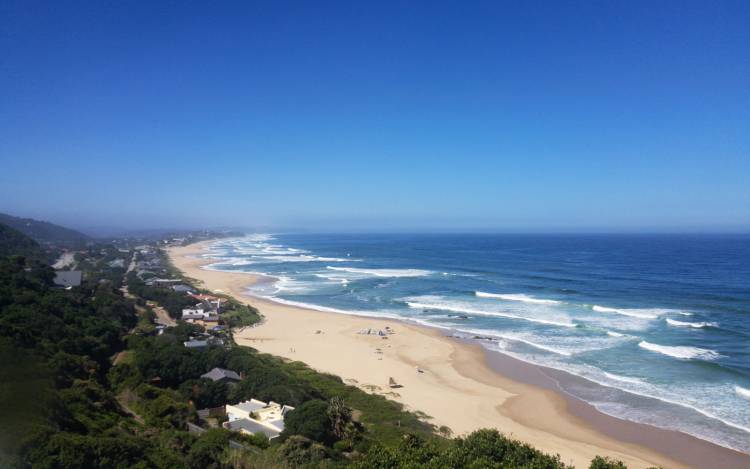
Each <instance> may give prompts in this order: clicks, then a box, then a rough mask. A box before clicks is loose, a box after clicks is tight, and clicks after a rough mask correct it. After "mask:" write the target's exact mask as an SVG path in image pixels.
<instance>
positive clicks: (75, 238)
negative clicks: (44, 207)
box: [0, 213, 91, 246]
mask: <svg viewBox="0 0 750 469" xmlns="http://www.w3.org/2000/svg"><path fill="white" fill-rule="evenodd" d="M0 224H3V225H7V226H9V227H11V228H13V229H15V230H18V231H20V232H21V233H23V234H25V235H26V236H28V237H30V238H32V239H33V240H34V241H36V242H38V243H41V244H57V245H62V246H77V245H81V244H85V243H86V242H88V241H91V238H90V237H89V236H86V235H85V234H83V233H81V232H78V231H76V230H71V229H70V228H65V227H63V226H59V225H55V224H54V223H49V222H46V221H39V220H34V219H32V218H19V217H14V216H12V215H7V214H5V213H0Z"/></svg>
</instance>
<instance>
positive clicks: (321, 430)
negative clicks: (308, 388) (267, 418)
mask: <svg viewBox="0 0 750 469" xmlns="http://www.w3.org/2000/svg"><path fill="white" fill-rule="evenodd" d="M327 412H328V404H327V403H326V402H324V401H321V400H317V399H314V400H311V401H307V402H305V403H304V404H302V405H300V406H299V407H297V408H296V409H294V410H293V411H291V412H289V413H288V414H287V415H286V417H285V418H284V432H283V433H282V437H288V436H291V435H301V436H304V437H306V438H309V439H311V440H314V441H318V442H321V443H326V444H328V443H332V441H333V435H332V434H331V421H330V420H329V418H328V413H327Z"/></svg>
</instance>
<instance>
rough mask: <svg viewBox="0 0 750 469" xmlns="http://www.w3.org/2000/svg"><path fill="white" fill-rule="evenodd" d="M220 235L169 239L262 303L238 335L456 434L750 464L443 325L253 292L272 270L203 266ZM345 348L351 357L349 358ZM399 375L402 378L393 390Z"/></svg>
mask: <svg viewBox="0 0 750 469" xmlns="http://www.w3.org/2000/svg"><path fill="white" fill-rule="evenodd" d="M211 242H213V240H210V241H204V242H201V243H197V244H192V245H189V246H184V247H174V248H170V249H169V250H168V253H169V257H170V259H171V261H172V263H173V264H174V265H175V267H176V268H178V269H179V270H181V271H182V272H183V273H184V274H185V275H186V276H188V277H190V278H194V279H196V280H198V281H199V282H200V283H202V284H203V286H204V287H205V288H206V289H208V290H212V291H215V292H221V293H224V294H228V295H231V296H233V297H235V298H236V299H237V300H238V301H241V302H245V303H248V304H251V305H253V306H255V307H256V308H258V309H259V310H260V311H261V313H262V314H263V316H264V317H265V320H264V321H263V322H262V323H261V324H260V325H258V326H256V327H253V328H247V329H244V330H242V331H240V332H237V333H236V334H235V340H236V341H237V343H238V344H239V345H246V346H251V347H253V348H255V349H257V350H259V351H261V352H264V353H270V354H273V355H277V356H281V357H285V358H288V359H291V360H297V361H302V362H305V363H306V364H307V365H309V366H310V367H311V368H313V369H316V370H318V371H322V372H327V373H332V374H335V375H338V376H340V377H341V378H342V379H343V380H344V381H345V382H347V383H349V384H352V385H356V386H358V387H360V388H362V389H364V390H366V391H368V392H377V393H379V394H382V395H384V396H386V397H388V398H391V399H393V400H396V401H398V402H400V403H402V404H404V406H405V407H406V408H407V409H408V410H412V411H421V412H424V413H426V414H428V415H430V416H431V419H430V420H429V421H430V422H431V423H433V424H435V425H436V426H438V427H439V426H441V425H446V426H448V427H450V428H451V429H452V431H453V433H454V435H462V434H466V433H469V432H471V431H473V430H476V429H479V428H485V427H489V428H497V429H499V430H500V431H502V432H504V433H506V434H508V435H510V436H512V437H514V438H517V439H519V440H522V441H524V442H527V443H530V444H532V445H533V446H535V447H536V448H538V449H540V450H543V451H545V452H549V453H553V454H554V453H559V454H560V455H561V457H562V460H563V461H564V462H566V463H572V464H574V465H576V466H577V467H588V464H589V462H590V460H591V459H592V458H593V457H594V456H595V455H602V456H611V457H614V458H616V459H620V460H622V461H623V462H625V463H626V464H627V465H628V466H629V467H632V468H640V467H649V466H654V465H660V466H663V467H665V468H667V467H748V466H749V465H750V455H747V454H744V453H740V452H737V451H734V450H731V449H728V448H724V447H722V446H719V445H716V444H713V443H710V442H707V441H705V440H701V439H698V438H696V437H693V436H690V435H687V434H685V433H681V432H678V431H673V430H664V429H660V428H657V427H653V426H650V425H645V424H639V423H635V422H631V421H627V420H623V419H619V418H616V417H611V416H609V415H606V414H604V413H602V412H600V411H598V410H597V409H595V408H594V407H593V406H592V405H590V404H588V403H586V402H584V401H581V400H579V399H577V398H575V397H572V396H570V395H567V394H565V393H562V392H560V391H559V389H557V384H556V383H557V381H556V379H557V378H556V377H553V373H551V372H557V370H551V369H549V370H547V369H545V368H544V367H541V366H537V365H533V364H530V363H526V362H523V361H520V360H517V359H514V358H512V357H509V356H507V355H503V354H501V353H499V352H494V351H490V350H487V349H486V348H485V347H482V346H481V345H480V344H479V343H477V342H475V341H470V340H464V339H457V338H454V337H450V336H448V335H447V334H446V333H445V331H443V330H440V329H437V328H432V327H429V326H424V325H416V324H414V323H412V322H408V321H405V320H402V319H387V318H382V317H367V316H360V315H349V314H342V313H335V312H325V311H319V310H317V309H307V308H304V307H301V306H296V305H289V304H282V303H277V302H273V301H270V300H266V299H261V298H258V297H253V296H250V295H247V294H246V289H247V287H248V286H249V285H251V284H253V283H255V282H257V281H264V280H266V281H273V277H271V276H264V275H260V274H250V273H243V272H226V271H216V270H209V269H205V268H202V267H204V266H205V265H206V264H209V263H211V260H210V259H208V258H196V257H194V256H196V255H198V254H201V253H204V248H205V246H207V245H208V244H210V243H211ZM386 325H389V326H390V327H393V328H394V329H395V330H396V334H394V335H391V336H389V338H388V340H382V339H380V338H379V337H378V336H369V335H359V334H357V332H358V331H359V330H360V329H363V328H369V327H375V328H380V329H382V328H384V327H385V326H386ZM316 331H321V332H320V333H316ZM342 353H345V354H346V357H347V359H346V360H341V356H342ZM417 368H419V369H421V370H423V372H418V371H417ZM550 371H551V372H550ZM558 373H559V372H558ZM554 375H557V373H554ZM391 376H392V377H394V378H395V379H396V381H397V382H398V383H399V384H402V385H403V387H401V388H399V389H395V390H389V389H388V386H387V379H388V378H389V377H391Z"/></svg>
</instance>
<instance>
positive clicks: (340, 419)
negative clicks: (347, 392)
mask: <svg viewBox="0 0 750 469" xmlns="http://www.w3.org/2000/svg"><path fill="white" fill-rule="evenodd" d="M326 414H327V415H328V419H329V420H330V421H331V431H332V432H333V435H334V436H335V437H336V438H337V439H339V440H343V439H344V437H346V436H347V435H346V434H347V431H348V428H349V423H350V422H351V420H352V409H350V408H349V407H347V406H346V403H345V402H344V399H343V398H342V397H340V396H335V397H333V398H331V400H330V401H328V409H327V411H326Z"/></svg>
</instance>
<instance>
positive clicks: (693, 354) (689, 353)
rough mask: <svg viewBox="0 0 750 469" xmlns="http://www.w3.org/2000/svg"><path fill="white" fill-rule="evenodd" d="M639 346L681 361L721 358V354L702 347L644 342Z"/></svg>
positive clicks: (639, 343)
mask: <svg viewBox="0 0 750 469" xmlns="http://www.w3.org/2000/svg"><path fill="white" fill-rule="evenodd" d="M638 346H639V347H641V348H643V349H646V350H650V351H652V352H656V353H661V354H662V355H667V356H669V357H673V358H679V359H681V360H692V359H698V360H715V359H717V358H719V357H721V354H719V353H718V352H716V351H714V350H709V349H704V348H700V347H689V346H686V345H659V344H653V343H651V342H646V341H645V340H642V341H640V342H638Z"/></svg>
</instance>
